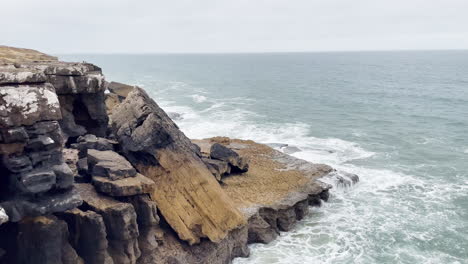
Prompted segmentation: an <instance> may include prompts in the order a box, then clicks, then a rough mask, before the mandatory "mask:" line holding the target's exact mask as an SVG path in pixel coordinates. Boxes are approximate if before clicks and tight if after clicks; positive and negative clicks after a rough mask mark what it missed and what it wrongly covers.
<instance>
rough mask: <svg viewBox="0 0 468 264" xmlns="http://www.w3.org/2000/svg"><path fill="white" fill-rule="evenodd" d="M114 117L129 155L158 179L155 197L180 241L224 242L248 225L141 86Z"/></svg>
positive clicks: (180, 133)
mask: <svg viewBox="0 0 468 264" xmlns="http://www.w3.org/2000/svg"><path fill="white" fill-rule="evenodd" d="M111 120H112V130H113V132H114V134H115V136H116V138H117V139H118V141H119V143H120V144H121V146H122V150H123V152H124V153H125V155H126V157H127V158H128V159H129V160H130V162H132V164H133V165H134V166H135V167H136V168H137V169H138V171H139V172H141V173H142V174H143V175H145V176H147V177H149V178H151V179H152V180H154V181H155V182H156V189H155V191H154V192H152V193H151V197H152V198H153V199H154V200H155V201H156V203H157V205H158V208H159V210H160V212H161V214H162V215H163V216H164V218H165V219H166V221H167V222H168V224H169V225H170V226H171V227H172V228H173V229H174V230H175V231H176V232H177V234H178V236H179V237H180V238H181V239H182V240H185V241H187V242H188V243H189V244H195V243H198V242H199V241H200V238H203V237H208V238H209V239H210V240H211V241H221V240H222V239H223V238H224V237H225V236H226V235H227V233H228V232H229V231H230V230H232V229H234V228H237V227H239V226H240V225H243V224H245V219H244V218H243V217H242V216H241V214H240V213H239V211H237V210H236V209H235V208H234V207H233V204H232V202H231V200H230V199H229V198H228V197H227V196H226V194H225V193H224V192H223V191H222V189H221V188H220V186H219V184H218V183H217V182H216V180H215V178H214V177H213V176H212V174H211V172H210V171H209V170H208V168H207V167H206V166H205V165H204V163H203V161H202V160H201V159H200V158H199V157H198V156H197V148H196V147H195V146H194V145H193V144H192V143H191V142H190V140H189V139H188V138H187V137H186V136H185V135H184V134H183V133H182V132H181V131H180V130H179V129H178V127H177V126H176V125H175V124H174V122H173V121H172V120H171V119H170V118H169V117H168V116H167V114H166V113H165V112H164V111H163V110H162V109H161V108H159V106H158V105H157V104H156V103H155V102H154V101H153V100H152V99H150V98H149V96H148V95H147V94H146V93H145V92H144V91H143V90H142V89H140V88H135V89H133V91H132V92H130V93H129V94H128V96H127V98H126V99H125V101H123V102H122V103H121V104H120V105H119V106H117V107H116V108H115V109H114V110H113V114H112V117H111Z"/></svg>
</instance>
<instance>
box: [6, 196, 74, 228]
mask: <svg viewBox="0 0 468 264" xmlns="http://www.w3.org/2000/svg"><path fill="white" fill-rule="evenodd" d="M82 202H83V200H82V199H81V197H80V195H79V194H78V193H77V192H76V190H75V188H73V189H71V190H70V191H67V192H62V193H54V194H48V195H47V196H40V197H37V198H34V199H31V200H29V199H27V198H17V199H14V200H8V201H5V202H1V203H0V205H1V206H2V207H3V208H4V209H5V211H6V212H7V214H8V216H9V218H10V221H12V222H18V221H20V220H21V219H23V218H24V217H25V216H40V215H46V214H52V213H56V212H63V211H66V210H69V209H72V208H75V207H78V206H80V205H81V203H82Z"/></svg>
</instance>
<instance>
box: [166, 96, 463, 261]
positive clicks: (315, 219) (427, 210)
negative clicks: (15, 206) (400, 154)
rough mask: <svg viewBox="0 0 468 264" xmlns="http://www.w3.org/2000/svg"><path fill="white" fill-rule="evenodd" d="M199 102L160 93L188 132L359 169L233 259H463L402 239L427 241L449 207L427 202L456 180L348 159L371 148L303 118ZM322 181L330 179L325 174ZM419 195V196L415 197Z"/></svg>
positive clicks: (445, 198) (444, 198)
mask: <svg viewBox="0 0 468 264" xmlns="http://www.w3.org/2000/svg"><path fill="white" fill-rule="evenodd" d="M239 101H241V98H237V100H236V102H239ZM203 102H205V103H206V102H210V105H207V106H206V108H205V109H202V110H199V111H196V110H194V109H193V108H191V107H187V106H177V105H175V104H173V103H172V102H168V101H161V100H160V101H159V103H160V104H161V105H162V106H163V108H165V109H166V111H169V112H178V113H180V114H182V116H183V119H182V120H179V121H177V123H178V125H179V126H180V128H181V129H182V130H183V131H184V132H185V133H186V134H187V135H188V136H189V137H191V138H206V137H212V136H219V135H223V136H229V137H235V138H241V139H253V140H255V141H258V142H262V143H281V144H288V146H294V147H297V148H298V150H299V151H297V152H294V153H292V155H293V156H296V157H298V158H301V159H304V160H307V161H311V162H314V163H325V164H329V165H331V166H333V167H334V168H336V169H338V170H341V171H345V172H349V173H354V174H357V175H359V176H360V182H359V183H358V184H357V185H355V186H354V187H353V188H343V187H341V186H336V185H335V186H334V189H333V190H332V192H331V199H330V201H329V202H328V203H325V204H324V206H323V207H321V208H314V209H313V213H312V214H311V215H310V216H309V217H308V218H307V219H305V220H304V221H302V222H301V223H299V224H298V225H297V227H296V228H295V229H294V230H293V231H292V232H288V233H282V234H281V236H280V238H279V239H278V240H276V241H274V242H273V243H271V244H269V245H260V244H255V245H252V246H251V249H252V252H251V253H252V254H251V257H250V258H248V259H236V260H235V263H236V264H243V263H258V264H260V263H268V264H271V263H284V264H286V263H288V264H289V263H293V264H294V263H297V264H299V263H315V262H316V263H351V262H352V263H394V262H401V263H410V262H416V263H462V261H463V260H462V259H457V258H455V257H453V256H451V255H448V254H446V253H443V252H430V253H429V254H428V252H421V250H420V248H419V247H416V246H409V245H412V244H415V243H416V244H418V243H419V244H420V245H419V246H421V245H422V246H424V244H427V243H428V242H427V241H433V240H436V239H438V237H436V236H434V235H433V233H432V232H431V231H430V230H431V228H438V223H439V222H440V221H447V217H448V216H449V214H448V213H447V212H444V213H440V212H436V211H431V209H433V208H446V205H447V203H448V202H449V200H450V199H452V197H451V192H452V191H453V190H454V188H458V187H459V186H454V185H450V184H446V183H438V184H437V185H435V184H434V183H430V182H424V181H422V180H420V179H418V178H417V177H414V176H412V175H407V174H404V173H402V172H395V171H392V170H389V169H379V168H368V167H364V166H358V165H354V164H352V163H350V162H351V161H354V160H360V159H370V158H372V157H373V156H374V155H377V154H378V153H374V152H371V151H368V150H365V149H363V148H362V147H360V146H359V145H358V144H356V143H354V142H349V141H345V140H342V139H338V138H317V137H313V136H310V132H309V131H310V126H309V125H307V124H304V123H286V124H274V123H255V122H253V121H252V120H254V119H255V118H258V117H259V116H258V115H257V114H256V113H253V112H250V111H247V110H243V109H241V108H238V107H236V106H235V105H234V104H229V103H228V101H222V100H221V101H220V100H214V99H210V98H207V97H205V99H204V100H203ZM244 103H245V104H248V103H250V102H249V100H246V101H245V102H244ZM240 107H241V106H240ZM423 144H424V143H423ZM278 146H279V145H278ZM277 149H279V150H281V148H280V147H278V148H277ZM323 181H326V182H327V181H328V183H331V184H335V182H334V181H333V180H331V179H328V180H327V179H326V178H325V179H323ZM401 197H405V199H401ZM421 199H423V200H424V204H421V203H420V201H421ZM422 215H425V216H426V217H423V218H422V217H421V216H422ZM405 226H406V227H408V226H411V227H412V228H411V232H406V231H405V230H404V228H405ZM421 227H427V228H428V229H424V228H421ZM447 228H448V229H450V227H447ZM457 228H458V227H457V226H456V225H454V226H453V227H452V229H453V231H452V233H454V234H456V229H457ZM404 242H411V243H404ZM375 243H380V245H379V247H378V251H375ZM396 244H401V245H399V246H395V245H396ZM461 250H463V249H461Z"/></svg>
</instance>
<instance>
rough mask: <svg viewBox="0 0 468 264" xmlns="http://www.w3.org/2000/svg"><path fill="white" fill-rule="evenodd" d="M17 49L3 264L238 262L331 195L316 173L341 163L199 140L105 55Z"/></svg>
mask: <svg viewBox="0 0 468 264" xmlns="http://www.w3.org/2000/svg"><path fill="white" fill-rule="evenodd" d="M5 50H7V49H3V52H4V53H3V55H2V49H0V58H2V56H3V59H2V61H3V64H1V63H0V263H51V264H52V263H54V264H55V263H64V264H65V263H67V264H68V263H72V264H73V263H93V264H94V263H96V264H101V263H106V264H111V263H115V264H117V263H129V264H130V263H229V262H230V261H231V260H232V259H233V258H235V257H246V256H248V254H249V249H248V247H247V244H248V243H257V242H260V243H267V242H270V241H271V240H273V239H274V238H276V237H277V236H278V235H279V231H287V230H289V229H290V228H291V227H292V226H293V224H294V222H296V221H297V220H300V219H302V218H303V217H304V216H305V215H306V213H307V212H308V210H307V209H308V206H309V205H316V204H319V203H320V200H321V199H326V198H327V192H328V187H327V186H322V185H319V184H317V183H316V182H315V180H316V179H317V178H319V177H321V176H323V175H326V174H327V173H329V172H331V171H332V169H331V168H329V167H328V166H324V165H320V166H319V165H313V164H308V163H306V165H304V164H303V163H301V162H298V161H297V160H294V159H292V158H291V157H289V156H287V155H286V156H284V154H281V153H279V152H275V151H273V150H272V149H271V148H269V147H266V146H264V145H260V144H255V143H253V142H242V141H231V140H230V139H225V138H224V139H219V138H218V139H212V140H205V141H194V143H196V144H194V143H193V142H191V141H190V140H189V139H188V138H187V137H186V136H185V135H184V134H183V133H182V132H181V131H180V130H179V128H178V127H177V125H176V124H175V123H174V122H173V121H172V120H171V119H170V118H169V116H168V115H167V114H166V113H165V112H164V111H163V110H162V109H161V108H159V106H158V105H157V104H156V102H154V101H153V100H152V99H151V98H150V97H149V96H148V95H147V94H146V92H145V91H144V90H142V89H141V88H138V87H132V86H128V85H123V84H118V83H111V84H109V83H107V82H106V81H105V80H104V76H103V75H102V71H101V69H100V68H99V67H97V66H95V65H92V64H89V63H66V62H59V61H57V60H54V58H52V57H48V56H46V55H44V54H41V53H36V52H34V51H31V50H20V49H13V51H14V52H12V51H10V52H9V53H8V56H6V55H5V52H6V51H5ZM7 51H8V50H7ZM18 54H22V55H18ZM288 159H289V160H288ZM249 162H250V163H249ZM291 164H292V165H291ZM294 164H295V165H294ZM298 164H299V165H298ZM284 181H286V182H289V183H290V184H287V186H286V187H284V186H283V185H282V184H279V183H280V182H284ZM220 183H223V186H221V185H220ZM260 185H261V187H260ZM246 186H247V187H246ZM265 197H269V199H267V200H265V199H264V198H265Z"/></svg>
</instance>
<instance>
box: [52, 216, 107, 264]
mask: <svg viewBox="0 0 468 264" xmlns="http://www.w3.org/2000/svg"><path fill="white" fill-rule="evenodd" d="M59 216H60V217H61V218H62V219H63V220H65V221H66V222H67V224H68V228H69V230H70V242H71V244H72V246H73V248H75V249H76V251H77V252H78V255H80V257H82V258H83V260H84V261H85V263H89V264H113V263H114V261H113V260H112V258H111V257H110V255H109V252H108V242H107V232H106V226H105V224H104V219H103V218H102V216H101V215H99V214H97V213H96V212H93V211H86V212H84V211H82V210H80V209H73V210H69V211H65V212H63V213H61V214H59ZM91 241H92V243H90V242H91Z"/></svg>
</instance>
